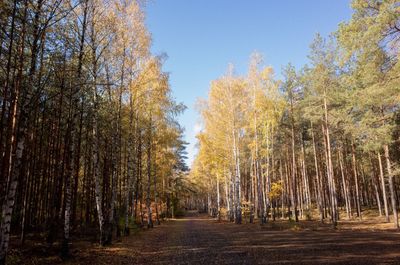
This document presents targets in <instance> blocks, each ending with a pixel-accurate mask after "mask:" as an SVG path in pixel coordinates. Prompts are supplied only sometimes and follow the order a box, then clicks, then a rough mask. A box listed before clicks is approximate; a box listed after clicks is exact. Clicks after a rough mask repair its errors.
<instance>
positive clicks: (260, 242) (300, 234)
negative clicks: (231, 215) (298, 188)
mask: <svg viewBox="0 0 400 265" xmlns="http://www.w3.org/2000/svg"><path fill="white" fill-rule="evenodd" d="M392 226H393V225H392V224H385V223H381V224H376V223H372V222H371V221H361V222H360V221H347V222H345V221H343V222H340V223H339V226H338V229H336V230H334V229H332V228H331V226H330V225H329V224H320V223H318V222H315V221H300V222H299V223H295V222H288V221H277V222H270V223H269V224H267V225H264V226H260V225H259V224H249V223H248V224H242V225H236V224H232V223H229V222H217V221H216V220H214V219H210V218H208V217H207V216H206V215H200V214H197V213H194V212H192V213H189V214H188V215H187V216H186V217H185V218H181V219H174V220H169V221H167V222H164V223H162V224H161V225H160V226H156V227H155V228H153V229H150V230H147V231H140V232H138V233H135V234H134V235H131V236H128V237H122V238H121V240H119V241H117V242H114V243H113V244H112V245H111V246H108V247H99V246H98V244H95V243H90V242H85V241H78V242H73V244H72V251H71V252H72V253H73V257H72V258H71V259H69V260H68V261H64V262H63V264H112V265H118V264H171V265H172V264H204V265H208V264H400V232H399V231H397V230H394V229H391V227H392ZM14 251H18V250H14ZM14 253H15V252H14ZM28 253H30V254H28ZM26 255H29V256H26ZM20 258H22V259H23V262H22V264H58V263H61V262H62V261H61V259H60V258H59V257H57V256H56V255H54V256H53V255H42V256H40V255H39V256H38V254H37V251H36V252H35V251H34V252H25V255H24V257H23V256H22V257H20ZM11 260H12V259H11ZM11 260H9V261H10V264H11ZM19 260H20V261H22V260H21V259H19Z"/></svg>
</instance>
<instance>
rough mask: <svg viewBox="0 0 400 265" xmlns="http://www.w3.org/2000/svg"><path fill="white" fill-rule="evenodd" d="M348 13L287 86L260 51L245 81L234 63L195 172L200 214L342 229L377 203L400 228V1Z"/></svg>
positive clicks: (288, 71)
mask: <svg viewBox="0 0 400 265" xmlns="http://www.w3.org/2000/svg"><path fill="white" fill-rule="evenodd" d="M352 7H353V9H354V13H353V16H352V18H351V20H350V21H349V22H345V23H342V24H340V26H339V29H338V30H337V31H336V32H335V33H333V34H332V35H331V36H330V37H329V38H328V39H327V40H325V39H323V38H322V37H321V36H320V35H317V36H316V38H315V40H314V41H313V43H312V45H311V51H310V55H309V61H310V65H308V66H304V67H303V68H302V69H301V70H299V71H296V70H295V69H294V67H293V66H291V65H290V64H289V65H288V66H287V67H285V68H284V69H283V81H275V80H274V79H273V71H272V69H271V68H270V67H264V66H263V63H262V58H261V56H260V55H259V54H253V55H252V57H251V61H250V67H249V71H248V74H247V75H246V76H238V75H235V74H234V71H233V69H232V67H230V68H229V69H228V73H227V74H226V75H224V76H223V77H221V78H220V79H218V80H215V81H213V82H212V84H211V88H210V91H209V95H208V99H207V100H205V101H201V102H200V103H199V109H200V113H201V116H202V121H203V124H202V125H203V130H202V132H201V133H200V134H199V135H198V139H199V154H198V156H197V158H196V160H195V162H194V165H193V168H192V171H191V176H192V178H193V179H194V180H196V181H197V183H198V185H200V186H201V187H203V191H204V192H203V193H202V194H199V195H198V196H197V197H195V198H194V199H193V200H194V202H195V203H197V205H199V207H201V208H204V209H205V210H208V211H209V213H210V214H213V215H215V216H218V218H221V216H223V215H224V216H226V218H227V219H228V220H231V221H235V222H236V223H241V222H242V221H243V220H242V219H243V218H246V221H249V222H254V219H256V218H257V219H258V220H259V222H260V223H265V222H267V221H268V219H269V218H273V219H274V220H275V218H278V217H282V218H291V219H294V220H296V221H298V220H299V218H300V217H302V218H312V214H313V213H317V214H319V219H320V220H321V221H324V220H325V219H328V220H330V221H331V222H332V224H333V226H335V227H336V225H337V221H338V220H339V219H341V218H353V217H358V218H359V219H362V216H363V209H365V208H374V207H376V208H377V210H379V214H380V215H384V216H385V219H386V221H387V222H389V221H391V222H393V223H394V224H395V227H397V228H398V227H399V222H398V214H397V210H398V203H399V192H398V191H399V187H400V182H399V180H398V176H399V162H400V108H399V107H400V63H399V62H398V60H399V53H400V5H399V2H398V1H396V0H386V1H375V0H370V1H365V0H354V1H353V2H352ZM340 212H341V213H342V215H339V213H340Z"/></svg>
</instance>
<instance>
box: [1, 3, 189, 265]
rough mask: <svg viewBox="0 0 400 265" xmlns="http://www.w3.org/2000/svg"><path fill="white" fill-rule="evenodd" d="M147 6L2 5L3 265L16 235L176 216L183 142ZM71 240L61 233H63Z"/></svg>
mask: <svg viewBox="0 0 400 265" xmlns="http://www.w3.org/2000/svg"><path fill="white" fill-rule="evenodd" d="M141 5H142V4H141V3H140V2H138V1H134V0H132V1H119V0H70V1H63V0H15V1H13V0H5V1H1V3H0V29H1V33H0V94H1V95H0V99H1V101H0V107H1V114H0V115H1V120H0V124H1V125H0V155H1V157H0V165H1V166H0V169H1V176H0V201H1V204H2V214H1V233H0V239H1V240H0V264H4V263H5V258H6V253H7V249H8V246H9V241H10V232H11V231H12V232H13V233H14V234H19V235H20V239H21V243H23V242H24V240H25V238H26V237H27V236H28V235H30V234H31V233H36V234H37V235H39V233H40V235H42V234H45V235H46V240H47V242H48V243H49V244H52V243H53V242H55V241H57V240H60V239H62V252H63V255H64V256H67V255H68V246H69V242H70V238H71V233H72V235H74V234H75V235H79V234H81V235H88V234H93V232H90V231H93V228H95V231H96V232H95V233H96V234H97V235H99V238H100V243H101V244H102V245H104V244H108V243H111V240H112V236H113V235H116V236H120V234H121V229H123V232H124V233H125V234H128V233H129V228H130V227H131V226H132V225H133V223H135V222H136V223H138V224H139V225H144V224H145V223H147V226H148V227H152V226H153V220H154V221H155V222H157V223H159V221H160V218H162V216H168V215H171V212H172V211H173V210H174V209H173V208H174V207H176V198H174V196H175V195H174V194H175V193H176V191H177V190H179V189H182V186H183V185H184V183H183V182H182V181H180V179H182V178H183V176H184V174H183V173H182V172H183V171H185V170H186V168H185V165H184V162H183V159H184V154H185V151H184V145H185V143H184V141H183V140H182V129H181V127H180V126H179V124H178V123H177V122H176V116H177V115H178V114H179V113H180V112H182V111H183V109H184V106H183V105H180V104H177V103H176V102H175V101H174V100H173V99H172V97H171V94H170V93H171V91H170V88H169V82H168V75H167V74H166V73H164V72H163V71H162V61H163V58H162V57H157V56H154V55H152V54H151V53H150V50H149V47H150V44H151V38H150V34H149V33H148V32H147V30H146V27H145V25H144V14H143V12H142V6H141ZM61 235H62V236H61Z"/></svg>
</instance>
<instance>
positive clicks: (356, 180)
mask: <svg viewBox="0 0 400 265" xmlns="http://www.w3.org/2000/svg"><path fill="white" fill-rule="evenodd" d="M351 158H352V160H351V161H352V165H353V174H354V185H355V188H356V206H357V216H358V217H359V218H360V220H361V219H362V215H361V203H360V189H359V187H358V174H357V166H356V165H357V163H356V152H355V148H354V143H353V141H351Z"/></svg>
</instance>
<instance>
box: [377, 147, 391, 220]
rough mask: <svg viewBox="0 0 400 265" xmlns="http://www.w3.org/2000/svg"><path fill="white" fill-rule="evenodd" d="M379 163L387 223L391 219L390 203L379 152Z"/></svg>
mask: <svg viewBox="0 0 400 265" xmlns="http://www.w3.org/2000/svg"><path fill="white" fill-rule="evenodd" d="M377 156H378V163H379V177H380V180H381V185H382V186H381V188H382V197H383V205H384V208H385V217H386V222H390V219H389V209H388V201H387V196H386V184H385V177H384V175H383V166H382V158H381V153H380V151H378V154H377Z"/></svg>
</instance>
